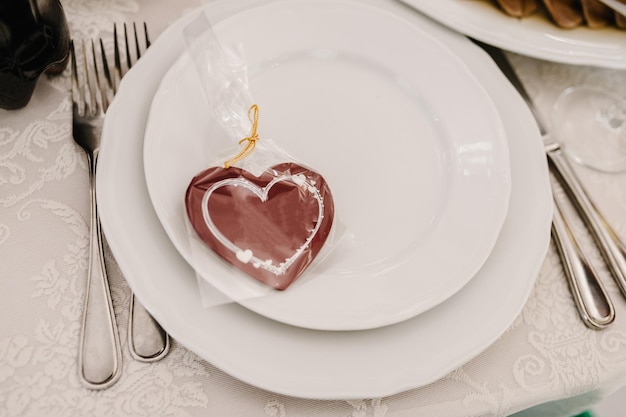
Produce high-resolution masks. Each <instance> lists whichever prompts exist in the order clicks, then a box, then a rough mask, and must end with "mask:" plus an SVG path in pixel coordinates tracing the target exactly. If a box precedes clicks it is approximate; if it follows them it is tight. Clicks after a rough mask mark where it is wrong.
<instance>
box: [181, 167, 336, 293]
mask: <svg viewBox="0 0 626 417" xmlns="http://www.w3.org/2000/svg"><path fill="white" fill-rule="evenodd" d="M185 205H186V208H187V216H188V217H189V220H190V222H191V224H192V226H193V228H194V230H195V231H196V233H197V234H198V236H199V237H200V238H201V239H202V240H203V241H204V242H205V243H206V244H207V245H208V246H209V247H210V248H211V249H212V250H213V251H215V252H216V253H217V254H218V255H219V256H221V257H222V258H224V259H225V260H226V261H228V262H229V263H231V264H232V265H234V266H235V267H237V268H238V269H240V270H242V271H243V272H245V273H247V274H248V275H250V276H252V277H253V278H256V279H257V280H259V281H261V282H264V283H265V284H267V285H270V286H272V287H274V288H276V289H278V290H283V289H285V288H287V287H288V286H289V285H290V284H291V283H292V282H293V281H295V280H296V279H297V278H298V277H299V276H300V275H302V273H303V272H304V271H305V270H306V268H307V267H308V266H309V265H310V263H311V262H312V261H313V260H314V259H315V257H316V256H317V254H318V253H319V251H320V250H321V249H322V246H323V245H324V243H325V242H326V239H327V238H328V236H329V234H330V229H331V227H332V224H333V215H334V204H333V198H332V195H331V193H330V189H329V188H328V185H327V184H326V181H325V180H324V178H323V177H322V176H321V175H320V174H318V173H316V172H314V171H311V170H310V169H308V168H305V167H302V166H300V165H298V164H295V163H282V164H279V165H275V166H273V167H271V168H270V169H268V170H266V171H264V172H263V173H262V174H261V175H260V176H258V177H257V176H255V175H253V174H251V173H250V172H248V171H245V170H243V169H241V168H237V167H231V168H228V169H226V168H222V167H211V168H208V169H206V170H204V171H202V172H201V173H199V174H198V175H196V176H195V177H194V178H193V179H192V181H191V183H190V184H189V187H188V188H187V193H186V196H185Z"/></svg>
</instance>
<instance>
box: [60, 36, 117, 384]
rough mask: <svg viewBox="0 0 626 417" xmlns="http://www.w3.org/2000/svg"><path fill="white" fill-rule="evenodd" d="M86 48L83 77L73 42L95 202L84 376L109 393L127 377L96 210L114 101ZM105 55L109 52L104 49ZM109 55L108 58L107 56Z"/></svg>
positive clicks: (78, 137) (81, 356) (78, 121)
mask: <svg viewBox="0 0 626 417" xmlns="http://www.w3.org/2000/svg"><path fill="white" fill-rule="evenodd" d="M81 46H82V51H83V53H82V60H81V66H80V67H81V70H82V74H81V76H80V77H79V73H78V65H77V56H76V50H75V46H74V42H73V41H72V42H71V44H70V56H71V66H72V99H73V126H72V127H73V136H74V140H75V141H76V143H77V144H78V145H80V146H81V147H82V148H83V149H84V150H85V152H86V154H87V159H88V162H89V190H90V197H91V216H90V235H89V241H90V243H89V270H88V275H87V290H86V292H85V306H84V312H83V321H82V329H81V336H80V345H79V351H78V376H79V379H80V381H81V382H82V384H83V385H85V386H86V387H88V388H91V389H103V388H107V387H109V386H111V385H113V384H114V383H115V382H116V381H117V380H118V379H119V377H120V375H121V364H122V352H121V348H120V340H119V335H118V333H117V323H116V321H115V312H114V310H113V303H112V301H111V293H110V290H109V282H108V279H107V274H106V267H105V264H104V254H103V250H102V249H103V246H102V234H101V232H100V219H99V216H98V209H97V206H96V188H95V185H96V184H95V174H96V165H97V162H98V148H99V145H100V136H101V133H102V123H103V121H104V112H105V111H106V109H107V107H108V99H107V95H106V94H105V90H104V88H103V84H102V82H101V78H100V73H99V72H98V69H97V68H98V67H97V65H96V52H95V46H94V43H93V41H92V42H91V57H90V59H92V60H93V65H88V64H87V60H88V57H87V56H88V52H87V49H86V48H85V42H82V43H81ZM101 50H103V49H102V48H101ZM102 55H103V56H104V54H102Z"/></svg>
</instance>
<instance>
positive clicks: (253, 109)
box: [224, 104, 259, 169]
mask: <svg viewBox="0 0 626 417" xmlns="http://www.w3.org/2000/svg"><path fill="white" fill-rule="evenodd" d="M251 113H252V115H251ZM248 118H249V119H250V121H251V122H252V131H251V132H250V136H248V137H245V138H243V139H241V140H240V141H239V144H240V145H241V144H242V143H244V142H246V144H245V146H244V147H243V149H242V150H241V151H239V153H238V154H237V155H235V156H233V157H232V158H230V159H229V160H228V161H226V162H224V168H226V169H228V168H230V167H231V166H233V164H236V163H237V162H239V161H241V160H242V159H244V158H246V157H247V156H249V155H250V154H251V153H252V152H253V151H254V148H255V147H256V141H257V140H259V134H258V133H257V128H258V126H259V106H257V105H256V104H253V105H252V106H250V109H248Z"/></svg>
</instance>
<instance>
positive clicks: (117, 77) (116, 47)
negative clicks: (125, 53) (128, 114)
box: [113, 24, 122, 93]
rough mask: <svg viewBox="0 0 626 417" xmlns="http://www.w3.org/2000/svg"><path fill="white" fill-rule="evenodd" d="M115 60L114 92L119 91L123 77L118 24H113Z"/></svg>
mask: <svg viewBox="0 0 626 417" xmlns="http://www.w3.org/2000/svg"><path fill="white" fill-rule="evenodd" d="M113 60H114V61H115V62H114V63H115V71H114V75H115V80H114V81H115V82H114V84H113V93H117V89H118V87H119V82H120V80H121V79H122V60H121V59H120V44H119V41H118V40H117V25H116V24H113Z"/></svg>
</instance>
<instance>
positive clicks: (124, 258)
mask: <svg viewBox="0 0 626 417" xmlns="http://www.w3.org/2000/svg"><path fill="white" fill-rule="evenodd" d="M198 13H206V15H207V16H208V18H209V20H210V21H211V23H212V24H213V28H214V30H215V32H216V34H217V35H218V37H219V39H220V41H221V42H222V43H223V44H236V43H240V44H242V45H243V47H244V49H245V51H246V58H247V62H248V66H249V69H250V89H251V92H252V95H253V96H254V98H255V101H256V102H257V103H258V104H259V105H260V108H261V124H260V135H261V140H262V139H263V137H264V136H267V137H271V138H272V139H273V140H274V141H276V142H278V143H279V144H280V145H281V146H283V147H285V148H286V149H287V150H288V151H290V152H291V153H293V154H295V155H297V156H298V157H300V158H301V159H302V160H303V161H304V162H305V163H306V164H307V165H310V166H313V167H315V169H316V170H318V171H319V172H321V173H323V175H324V176H325V177H326V179H327V180H328V182H329V184H330V185H331V188H332V189H333V193H334V197H335V204H336V205H337V206H338V207H339V208H340V210H339V212H338V213H339V216H340V217H339V219H340V221H341V224H342V227H343V228H344V230H345V231H346V235H347V236H349V237H350V239H347V241H348V242H349V244H345V241H344V242H343V246H342V245H341V244H340V245H339V246H337V247H336V248H335V250H336V252H334V254H335V255H336V256H334V257H332V256H331V257H329V258H328V259H327V260H325V264H324V265H325V268H323V269H322V268H320V269H316V270H314V271H311V273H310V274H309V275H308V276H307V275H306V274H305V275H303V277H301V278H300V279H299V280H298V281H296V282H295V283H294V284H293V285H292V286H291V287H289V288H288V289H287V290H286V291H283V292H268V291H266V290H263V289H261V290H259V288H258V287H259V286H258V284H257V283H256V282H254V281H253V280H251V279H248V278H247V277H245V276H242V275H240V274H238V273H235V272H228V270H226V272H224V271H222V272H220V273H216V272H215V271H218V270H222V268H223V266H222V263H221V262H220V261H219V260H218V259H217V258H216V257H215V256H214V255H213V254H212V253H211V252H210V251H208V250H207V251H206V253H201V254H197V253H193V254H192V253H191V252H192V251H191V250H190V247H189V239H188V235H187V229H186V227H185V218H184V216H185V214H184V206H183V204H184V203H183V197H184V192H185V189H186V187H187V185H188V183H189V181H190V179H191V178H192V177H193V175H195V174H196V173H198V172H199V171H200V170H202V169H204V168H206V167H207V164H209V163H211V162H213V161H214V160H215V156H214V154H215V151H216V150H218V149H220V148H222V147H224V146H228V145H230V143H229V139H228V138H227V137H226V136H225V135H222V136H219V135H214V134H211V135H210V134H209V132H212V133H214V132H219V129H216V128H215V122H214V121H213V119H211V118H210V116H209V115H208V111H209V110H208V106H207V105H206V102H205V99H204V97H203V96H202V88H201V87H200V86H199V80H198V78H197V76H196V74H195V72H194V69H193V67H192V65H191V61H190V60H189V58H188V56H187V55H186V52H185V48H184V43H183V37H182V31H183V29H184V28H185V27H186V26H187V24H188V23H189V22H190V21H192V20H193V19H194V18H195V17H197V15H198ZM103 135H104V138H103V141H102V142H103V144H102V147H101V150H100V162H99V171H98V204H99V206H100V210H101V217H102V224H103V228H104V231H105V233H106V235H107V239H108V241H109V244H110V246H111V249H112V250H113V252H114V255H115V257H116V259H117V261H118V263H119V265H120V268H121V269H122V271H123V272H124V274H125V276H126V278H127V280H128V283H129V285H130V286H131V288H132V289H133V291H134V292H135V293H136V294H137V296H138V297H139V298H140V299H141V300H142V302H143V303H144V304H145V305H146V307H147V308H148V310H149V311H150V312H151V313H152V314H153V315H154V316H155V317H156V319H157V320H158V321H159V322H160V323H161V324H162V326H163V327H164V328H165V329H166V330H167V331H168V332H169V333H170V334H171V335H172V336H173V337H174V338H176V339H177V340H178V341H179V342H180V343H181V344H183V345H185V346H187V347H188V348H189V349H191V350H193V351H195V352H196V353H197V354H199V355H200V356H201V357H203V358H204V359H206V360H208V361H210V362H211V363H213V364H214V365H216V366H218V367H220V368H221V369H223V370H224V371H226V372H228V373H230V374H231V375H233V376H235V377H237V378H240V379H242V380H244V381H246V382H248V383H251V384H253V385H256V386H259V387H262V388H264V389H268V390H273V391H276V392H279V393H284V394H288V395H294V396H300V397H307V398H327V399H330V398H356V397H377V396H385V395H390V394H393V393H397V392H399V391H402V390H405V389H409V388H413V387H417V386H421V385H424V384H427V383H430V382H433V381H435V380H437V379H438V378H440V377H442V376H444V375H445V374H446V373H447V372H450V371H451V370H453V369H454V368H455V367H457V366H459V365H461V364H463V363H464V362H466V361H468V360H470V359H471V358H472V357H474V356H475V355H477V354H478V353H479V352H481V351H482V350H484V349H485V348H486V347H487V346H489V345H490V344H491V343H493V342H494V341H495V340H496V339H497V338H498V337H499V336H500V335H501V334H502V333H503V332H504V331H505V330H506V328H507V327H508V326H509V325H510V324H511V322H512V321H513V320H514V319H515V317H516V316H517V314H518V313H519V311H520V310H521V308H522V306H523V305H524V303H525V301H526V299H527V297H528V294H529V292H530V289H531V288H532V285H533V282H534V279H535V277H536V275H537V273H538V269H539V266H540V264H541V262H542V260H543V257H544V255H545V252H546V250H547V247H548V242H549V233H550V220H551V210H552V205H551V195H550V187H549V182H548V175H547V168H546V162H545V156H544V154H543V148H542V145H541V140H540V137H539V133H538V131H537V129H536V126H535V124H534V122H533V120H532V117H531V115H530V113H529V112H528V110H527V108H526V106H525V105H524V103H523V102H522V101H521V99H520V98H519V97H518V95H517V94H516V93H515V92H514V91H513V90H512V88H511V86H510V85H509V84H508V82H507V81H506V80H505V79H504V78H503V76H502V75H501V74H500V73H499V71H498V69H497V68H496V67H495V65H494V64H493V63H492V62H491V61H490V59H489V58H488V57H487V56H486V55H485V54H484V53H483V52H482V51H481V50H480V49H478V48H477V47H476V46H475V45H473V44H472V43H470V42H469V41H468V40H467V39H465V38H463V37H462V36H460V35H458V34H455V33H453V32H451V31H448V30H446V29H444V28H442V27H440V26H438V25H437V24H434V23H432V22H431V21H429V20H428V19H426V18H424V17H421V16H420V15H418V14H417V13H415V12H413V11H411V10H410V9H407V8H406V7H403V6H402V5H400V4H397V3H393V2H387V1H384V0H367V1H356V0H341V1H330V0H321V1H320V0H278V1H268V0H239V1H236V2H233V1H230V2H226V1H224V2H218V3H214V4H210V5H207V6H205V7H204V8H202V9H201V10H198V11H197V12H196V13H193V14H191V15H188V16H186V17H185V18H183V19H181V20H180V21H178V22H177V23H175V24H174V25H172V26H171V27H170V28H169V29H168V30H167V31H166V32H165V33H163V34H162V35H161V36H160V37H159V39H158V40H157V42H155V43H154V44H153V46H152V47H151V48H150V50H149V51H148V53H147V54H146V55H145V56H144V57H143V58H142V59H141V60H140V61H139V63H138V64H137V66H136V67H135V68H133V70H132V71H131V72H130V73H129V74H128V75H127V76H126V77H125V78H124V80H123V82H122V85H121V88H120V91H119V92H118V94H117V96H116V98H115V100H114V103H113V105H112V106H111V108H110V109H109V111H108V113H107V119H106V123H105V128H104V134H103ZM355 149H356V152H355ZM197 277H199V278H200V281H201V282H207V283H209V284H210V288H209V290H208V291H217V289H219V291H220V292H221V293H223V294H225V295H226V296H228V297H230V298H231V299H235V300H239V303H228V304H223V305H217V306H212V307H210V308H205V307H204V305H203V302H202V299H201V297H200V294H199V291H200V288H199V284H198V281H197ZM254 291H262V292H261V293H260V294H261V296H255V297H247V296H242V295H241V294H250V293H254Z"/></svg>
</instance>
